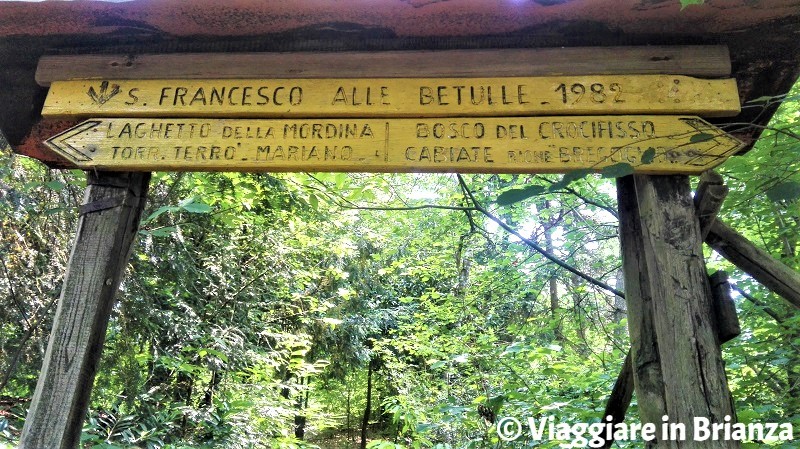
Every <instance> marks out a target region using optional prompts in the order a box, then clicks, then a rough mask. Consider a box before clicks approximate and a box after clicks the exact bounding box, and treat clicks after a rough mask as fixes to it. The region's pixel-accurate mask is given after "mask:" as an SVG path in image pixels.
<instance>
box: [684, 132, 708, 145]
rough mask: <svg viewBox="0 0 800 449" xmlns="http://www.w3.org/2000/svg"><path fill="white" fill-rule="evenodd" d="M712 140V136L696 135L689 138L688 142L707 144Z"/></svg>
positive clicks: (705, 134) (706, 134)
mask: <svg viewBox="0 0 800 449" xmlns="http://www.w3.org/2000/svg"><path fill="white" fill-rule="evenodd" d="M713 138H714V135H713V134H709V133H697V134H694V135H693V136H692V137H690V138H689V142H691V143H700V142H707V141H709V140H711V139H713Z"/></svg>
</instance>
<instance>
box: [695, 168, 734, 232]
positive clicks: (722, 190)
mask: <svg viewBox="0 0 800 449" xmlns="http://www.w3.org/2000/svg"><path fill="white" fill-rule="evenodd" d="M727 196H728V187H727V186H725V184H724V181H723V179H722V176H720V175H719V174H718V173H715V172H713V171H707V172H703V174H701V175H700V182H699V183H698V184H697V192H696V193H695V196H694V206H695V208H696V209H697V218H698V219H699V220H700V235H701V236H702V238H703V239H705V238H706V236H707V235H708V232H709V230H710V229H711V224H712V223H714V221H715V220H716V219H717V214H719V211H720V209H722V203H723V202H724V201H725V197H727Z"/></svg>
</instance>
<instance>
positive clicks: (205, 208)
mask: <svg viewBox="0 0 800 449" xmlns="http://www.w3.org/2000/svg"><path fill="white" fill-rule="evenodd" d="M181 208H183V210H185V211H186V212H190V213H193V214H207V213H209V212H211V206H209V205H208V204H204V203H189V204H184V205H182V206H181Z"/></svg>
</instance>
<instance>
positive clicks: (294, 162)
mask: <svg viewBox="0 0 800 449" xmlns="http://www.w3.org/2000/svg"><path fill="white" fill-rule="evenodd" d="M46 144H47V145H48V146H49V147H50V148H51V149H53V150H54V151H56V152H57V153H59V154H61V155H62V156H64V157H66V158H67V159H69V160H71V161H73V162H74V163H75V164H76V165H77V166H78V167H80V168H84V169H102V170H120V171H122V170H125V171H328V172H333V171H345V172H473V173H476V172H477V173H558V172H568V171H571V170H574V169H594V170H600V169H602V168H604V167H607V166H610V165H614V164H618V163H620V162H622V163H627V164H630V165H631V166H633V167H634V169H635V170H636V171H637V172H641V173H662V174H667V173H684V174H697V173H700V172H702V171H704V170H707V169H709V168H712V167H714V166H716V165H718V164H720V163H722V162H723V161H724V160H725V159H726V158H727V157H728V156H729V155H731V154H733V153H735V152H736V151H738V150H739V149H740V148H741V147H742V145H743V144H742V142H740V141H738V140H736V139H735V138H733V137H730V136H728V135H727V134H725V133H724V132H723V131H721V130H720V129H718V128H716V127H714V126H713V125H710V124H709V123H707V122H705V121H704V120H702V119H700V118H698V117H678V116H584V117H558V116H553V117H508V118H497V117H493V118H477V119H476V118H452V119H442V118H436V119H396V118H393V119H377V118H376V119H319V120H314V119H302V120H291V119H282V120H263V119H262V120H256V119H136V118H115V119H114V118H112V119H93V120H88V121H86V122H83V123H81V124H80V125H78V126H76V127H74V128H71V129H69V130H67V131H65V132H63V133H61V134H59V135H57V136H55V137H53V138H51V139H49V140H48V141H47V142H46ZM651 149H652V150H651Z"/></svg>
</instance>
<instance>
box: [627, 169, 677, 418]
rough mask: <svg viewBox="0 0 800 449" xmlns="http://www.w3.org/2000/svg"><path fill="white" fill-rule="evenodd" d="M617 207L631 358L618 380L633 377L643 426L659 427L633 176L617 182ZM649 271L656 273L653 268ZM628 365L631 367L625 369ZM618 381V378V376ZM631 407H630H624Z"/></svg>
mask: <svg viewBox="0 0 800 449" xmlns="http://www.w3.org/2000/svg"><path fill="white" fill-rule="evenodd" d="M617 203H618V206H617V207H618V211H619V212H618V213H619V234H620V247H621V249H622V271H623V275H624V277H625V303H626V306H627V311H628V332H629V334H630V341H631V349H630V351H628V353H629V354H630V356H631V357H630V358H628V357H626V358H625V365H623V367H622V370H621V372H620V376H622V375H623V374H627V376H630V377H632V379H630V380H629V382H632V383H633V384H634V388H635V391H636V398H637V402H638V403H641V404H643V405H645V406H643V407H639V416H640V418H641V422H643V423H659V422H660V421H661V417H662V416H664V415H666V414H667V405H666V398H665V397H664V375H663V373H662V369H661V364H660V363H659V355H658V339H657V337H656V332H655V325H654V324H653V321H654V319H655V318H654V317H653V304H652V301H651V298H652V296H653V294H652V292H651V291H650V289H651V288H652V287H651V284H650V282H649V280H648V273H649V272H650V271H651V268H650V267H648V265H647V264H648V259H647V258H646V257H645V246H644V241H643V240H642V233H643V231H642V221H641V219H640V218H639V217H640V212H639V203H638V201H637V196H636V185H635V183H634V178H633V176H625V177H623V178H618V179H617ZM652 270H655V268H653V269H652ZM628 364H630V366H626V365H628ZM618 378H619V376H618ZM623 405H626V408H627V405H630V404H623Z"/></svg>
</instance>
